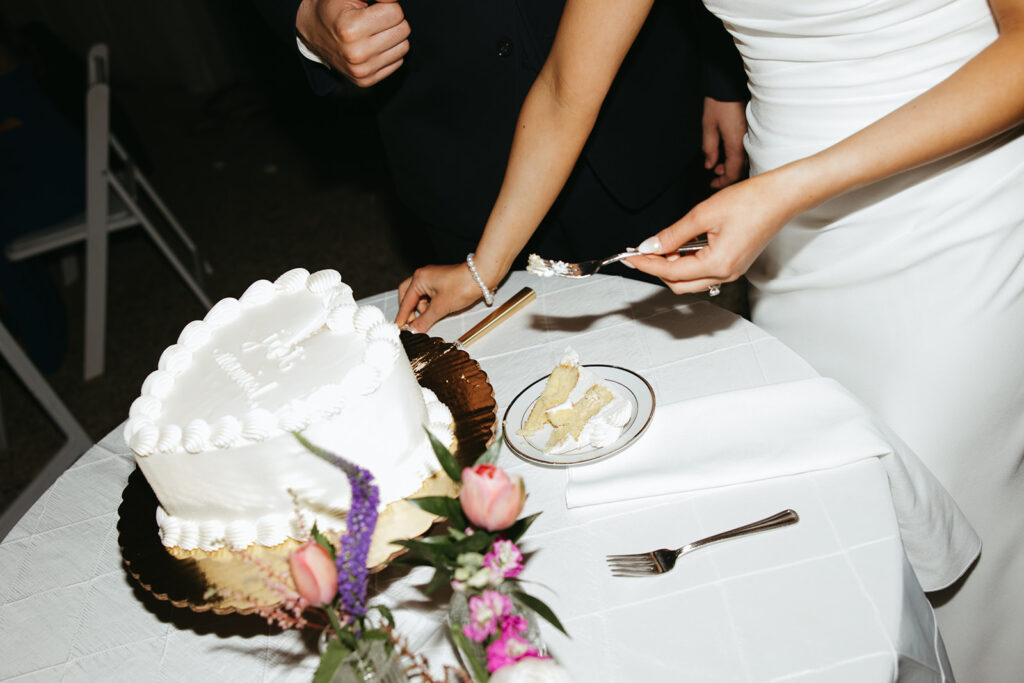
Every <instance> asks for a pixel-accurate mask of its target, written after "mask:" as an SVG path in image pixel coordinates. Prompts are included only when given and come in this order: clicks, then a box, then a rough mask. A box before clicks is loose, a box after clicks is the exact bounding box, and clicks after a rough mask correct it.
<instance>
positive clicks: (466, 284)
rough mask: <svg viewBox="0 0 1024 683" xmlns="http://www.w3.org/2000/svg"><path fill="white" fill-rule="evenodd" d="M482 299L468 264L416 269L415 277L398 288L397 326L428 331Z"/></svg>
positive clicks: (416, 330) (406, 280)
mask: <svg viewBox="0 0 1024 683" xmlns="http://www.w3.org/2000/svg"><path fill="white" fill-rule="evenodd" d="M480 298H481V293H480V287H479V286H478V285H477V284H476V281H475V280H474V279H473V276H472V275H471V274H470V272H469V267H468V266H467V265H466V264H465V263H459V264H456V265H452V266H425V267H423V268H417V269H416V272H414V273H413V274H412V277H409V278H406V279H405V280H404V281H403V282H402V284H400V285H398V302H399V303H398V315H397V316H396V317H395V324H396V325H398V326H399V327H405V326H406V325H408V326H409V329H410V330H412V331H413V332H426V331H427V330H429V329H430V328H431V326H433V324H434V323H436V322H437V321H438V320H440V319H441V318H443V317H445V316H446V315H448V314H449V313H452V312H454V311H460V310H462V309H463V308H467V307H469V306H471V305H473V304H474V303H476V302H477V301H478V300H479V299H480ZM414 313H418V314H419V315H418V316H416V315H414Z"/></svg>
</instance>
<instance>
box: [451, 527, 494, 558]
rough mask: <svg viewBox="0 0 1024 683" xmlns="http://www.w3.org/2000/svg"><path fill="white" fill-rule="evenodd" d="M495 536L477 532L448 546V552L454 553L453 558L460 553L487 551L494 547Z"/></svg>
mask: <svg viewBox="0 0 1024 683" xmlns="http://www.w3.org/2000/svg"><path fill="white" fill-rule="evenodd" d="M494 537H495V535H494V534H492V533H488V532H486V531H480V530H477V531H476V532H475V533H473V534H472V535H471V536H466V537H465V538H464V539H462V540H461V541H455V542H454V543H452V544H451V545H450V546H448V548H447V550H448V552H454V553H455V555H454V557H458V556H459V555H460V554H462V553H478V552H481V551H483V550H488V549H490V547H491V546H492V545H494Z"/></svg>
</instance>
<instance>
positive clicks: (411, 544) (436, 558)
mask: <svg viewBox="0 0 1024 683" xmlns="http://www.w3.org/2000/svg"><path fill="white" fill-rule="evenodd" d="M395 544H396V545H400V546H403V547H405V548H408V549H409V550H410V551H411V552H412V553H414V554H415V555H418V556H419V557H423V558H426V559H427V560H428V561H430V563H431V564H433V565H435V566H436V565H445V566H447V565H448V564H454V562H455V558H456V557H457V553H451V552H450V551H449V548H450V546H439V545H437V544H434V543H428V542H426V541H420V540H416V539H408V540H405V541H395Z"/></svg>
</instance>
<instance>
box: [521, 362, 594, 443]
mask: <svg viewBox="0 0 1024 683" xmlns="http://www.w3.org/2000/svg"><path fill="white" fill-rule="evenodd" d="M579 376H580V366H579V363H578V359H577V358H575V357H572V356H570V355H569V354H566V357H564V358H563V359H562V361H561V362H560V363H559V364H558V366H556V367H555V369H554V370H552V371H551V374H550V375H549V376H548V381H547V384H545V385H544V391H542V392H541V394H540V398H538V399H537V402H536V403H534V404H533V409H532V410H531V411H530V416H529V417H527V418H526V424H524V425H523V428H522V429H520V430H519V433H520V434H522V435H523V436H533V435H534V434H536V433H537V432H538V431H539V430H540V428H541V427H543V426H544V425H545V424H546V423H547V420H548V416H547V411H548V410H549V409H550V408H554V407H555V406H558V405H561V404H563V403H565V401H566V399H568V398H569V392H571V391H572V390H573V388H574V387H575V386H576V382H577V381H578V380H579Z"/></svg>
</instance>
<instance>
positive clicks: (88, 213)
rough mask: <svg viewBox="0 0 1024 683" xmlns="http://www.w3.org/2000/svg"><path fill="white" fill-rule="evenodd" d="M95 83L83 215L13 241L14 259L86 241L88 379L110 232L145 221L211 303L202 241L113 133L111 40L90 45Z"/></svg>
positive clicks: (89, 102)
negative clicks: (165, 230)
mask: <svg viewBox="0 0 1024 683" xmlns="http://www.w3.org/2000/svg"><path fill="white" fill-rule="evenodd" d="M88 71H89V88H88V91H87V93H86V98H85V107H86V109H85V120H86V145H85V157H86V161H85V166H86V168H85V173H86V176H85V177H86V201H85V207H86V208H85V216H84V221H83V217H81V216H79V217H77V218H74V219H72V220H69V221H66V222H64V223H61V224H60V225H56V226H53V227H51V228H46V229H44V230H40V231H37V232H35V233H32V234H30V235H26V236H24V237H22V238H20V239H18V240H15V241H13V242H11V244H10V245H8V247H7V258H9V259H11V260H12V261H20V260H22V259H26V258H29V257H31V256H35V255H37V254H42V253H45V252H48V251H53V250H54V249H60V248H61V247H65V246H67V245H69V244H73V243H75V242H81V241H83V240H84V241H85V367H84V375H85V379H92V378H93V377H97V376H99V375H101V374H103V362H104V347H105V335H106V317H107V310H106V309H107V239H108V235H109V233H111V232H113V231H114V230H121V229H123V228H129V227H133V226H136V225H141V226H142V227H143V228H144V229H145V230H146V232H147V234H149V236H150V237H151V238H152V240H153V242H154V243H155V244H156V246H157V248H158V249H159V250H160V251H161V252H162V253H163V255H164V256H165V257H166V258H167V260H168V261H169V262H170V264H171V266H172V267H173V268H174V270H175V271H176V272H177V273H178V275H180V276H181V278H182V280H184V281H185V284H186V285H188V287H189V288H190V289H191V290H192V292H193V293H195V295H196V297H198V299H199V301H201V302H202V304H203V305H204V306H206V307H207V308H209V307H210V306H212V302H211V301H210V298H209V297H208V296H207V295H206V293H205V291H204V290H203V286H202V281H203V274H204V271H205V272H210V266H209V264H208V263H206V262H205V261H203V260H202V259H201V258H200V256H199V251H198V249H197V248H196V245H195V244H194V243H193V242H192V240H191V239H190V238H189V236H188V233H186V232H185V230H184V228H182V227H181V225H180V224H179V223H178V221H177V220H176V219H175V218H174V216H173V215H172V214H171V212H170V210H169V209H168V208H167V206H166V205H165V204H164V202H163V200H161V199H160V197H159V195H157V193H156V191H155V190H154V189H153V187H152V185H150V183H149V181H148V180H146V178H145V177H144V176H143V175H142V173H141V172H139V170H138V168H136V167H135V164H134V163H133V162H132V159H131V157H130V156H129V155H128V153H127V152H126V151H125V149H124V147H123V146H122V145H121V143H120V142H118V140H117V138H116V137H114V135H113V134H112V133H111V132H110V83H109V60H108V57H107V46H106V45H103V44H97V45H93V46H92V48H91V49H90V50H89V69H88ZM111 149H112V150H113V151H114V153H115V154H116V155H117V157H118V158H119V159H120V160H121V161H122V162H123V163H124V169H123V170H120V171H117V172H115V171H113V170H112V169H111V168H110V164H109V161H110V150H111ZM144 198H145V199H146V200H148V203H150V204H152V205H153V206H154V207H155V208H156V212H157V213H158V214H159V215H160V216H161V217H162V218H163V220H164V222H166V223H167V224H168V225H169V226H170V227H171V229H172V230H173V231H174V232H175V233H176V234H177V236H178V238H179V239H180V240H181V243H182V244H183V245H184V247H185V249H187V250H188V252H189V253H190V254H191V256H192V268H191V272H190V270H189V269H187V268H185V266H184V265H183V264H182V263H181V261H180V260H179V259H178V257H177V255H176V254H175V253H174V251H172V249H171V248H170V246H169V245H168V243H167V241H166V240H165V239H164V238H163V236H162V235H161V234H160V232H159V231H157V229H156V227H155V226H154V225H153V222H152V221H151V220H150V218H149V217H148V216H147V215H146V213H145V212H144V211H143V209H142V206H141V205H140V200H142V199H144Z"/></svg>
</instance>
